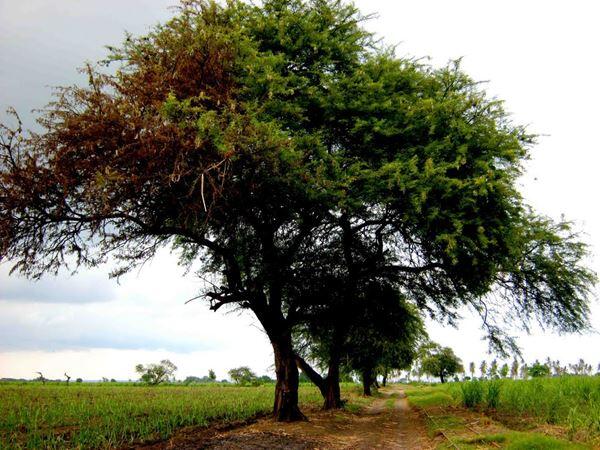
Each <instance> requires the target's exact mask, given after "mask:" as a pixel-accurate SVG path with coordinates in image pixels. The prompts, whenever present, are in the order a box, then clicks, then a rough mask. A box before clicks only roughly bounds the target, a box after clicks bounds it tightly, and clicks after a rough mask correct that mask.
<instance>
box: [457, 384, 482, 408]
mask: <svg viewBox="0 0 600 450" xmlns="http://www.w3.org/2000/svg"><path fill="white" fill-rule="evenodd" d="M460 389H461V392H462V402H463V405H464V406H466V407H467V408H474V407H475V406H477V405H479V404H480V403H481V402H482V400H483V386H482V384H481V381H479V380H473V381H469V382H466V383H462V384H461V386H460Z"/></svg>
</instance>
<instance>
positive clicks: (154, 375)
mask: <svg viewBox="0 0 600 450" xmlns="http://www.w3.org/2000/svg"><path fill="white" fill-rule="evenodd" d="M176 370H177V366H176V365H175V364H173V363H172V362H171V361H169V360H168V359H163V360H162V361H161V362H160V363H158V364H147V365H145V366H144V365H143V364H138V365H137V366H135V371H136V372H137V373H139V374H140V381H142V382H144V383H146V384H149V385H151V386H156V385H158V384H160V383H164V382H167V381H169V380H171V379H173V376H174V374H175V371H176Z"/></svg>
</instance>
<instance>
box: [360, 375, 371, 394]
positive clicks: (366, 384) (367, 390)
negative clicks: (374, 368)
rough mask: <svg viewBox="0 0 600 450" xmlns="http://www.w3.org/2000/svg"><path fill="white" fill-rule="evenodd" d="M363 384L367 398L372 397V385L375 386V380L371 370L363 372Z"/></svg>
mask: <svg viewBox="0 0 600 450" xmlns="http://www.w3.org/2000/svg"><path fill="white" fill-rule="evenodd" d="M362 382H363V395H364V396H366V397H370V396H371V385H372V384H373V378H372V376H371V371H370V370H363V373H362Z"/></svg>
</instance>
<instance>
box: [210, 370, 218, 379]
mask: <svg viewBox="0 0 600 450" xmlns="http://www.w3.org/2000/svg"><path fill="white" fill-rule="evenodd" d="M208 378H209V379H210V380H211V381H216V380H217V374H216V373H215V371H214V370H212V369H209V370H208Z"/></svg>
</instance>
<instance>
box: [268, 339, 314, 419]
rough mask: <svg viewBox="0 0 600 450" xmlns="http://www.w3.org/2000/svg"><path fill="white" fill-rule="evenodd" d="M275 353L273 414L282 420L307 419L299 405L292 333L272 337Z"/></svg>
mask: <svg viewBox="0 0 600 450" xmlns="http://www.w3.org/2000/svg"><path fill="white" fill-rule="evenodd" d="M271 343H272V345H273V353H274V355H275V374H276V376H277V383H276V384H275V402H274V404H273V416H274V417H275V419H276V420H278V421H280V422H293V421H297V420H306V417H305V416H304V414H302V412H301V411H300V408H299V407H298V367H297V366H296V355H295V354H294V351H293V349H292V338H291V336H290V335H283V336H279V337H278V338H277V339H276V340H274V339H273V337H271Z"/></svg>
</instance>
